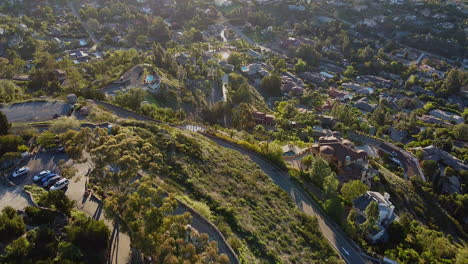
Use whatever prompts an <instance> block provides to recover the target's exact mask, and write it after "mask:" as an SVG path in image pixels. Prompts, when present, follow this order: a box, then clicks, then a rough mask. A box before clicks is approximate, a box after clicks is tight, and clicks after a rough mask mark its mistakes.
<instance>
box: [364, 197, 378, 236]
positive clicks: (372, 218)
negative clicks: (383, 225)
mask: <svg viewBox="0 0 468 264" xmlns="http://www.w3.org/2000/svg"><path fill="white" fill-rule="evenodd" d="M364 214H365V215H366V222H365V223H364V224H363V225H364V230H366V232H368V231H369V230H370V229H371V228H373V227H374V226H375V225H376V224H377V220H379V205H378V204H377V202H375V201H372V202H370V203H369V205H367V207H366V210H365V211H364Z"/></svg>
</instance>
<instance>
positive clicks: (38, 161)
mask: <svg viewBox="0 0 468 264" xmlns="http://www.w3.org/2000/svg"><path fill="white" fill-rule="evenodd" d="M61 160H64V161H68V160H69V159H68V157H67V155H66V154H65V153H53V152H39V153H38V154H36V155H33V156H31V157H30V158H29V160H28V161H27V162H26V163H25V164H21V166H26V167H28V168H29V169H30V171H29V172H28V173H27V174H26V175H22V176H18V177H16V178H13V177H11V176H10V178H9V179H10V181H11V182H13V183H14V184H16V185H17V186H19V187H23V186H24V185H29V184H33V183H34V181H33V177H34V175H36V174H38V173H39V172H41V171H43V170H50V171H51V172H53V173H57V174H58V173H59V172H60V171H59V168H58V163H59V162H60V161H61Z"/></svg>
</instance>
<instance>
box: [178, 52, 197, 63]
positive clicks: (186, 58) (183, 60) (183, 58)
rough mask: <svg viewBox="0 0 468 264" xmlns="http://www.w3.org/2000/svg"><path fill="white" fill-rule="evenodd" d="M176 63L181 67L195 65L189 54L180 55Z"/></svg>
mask: <svg viewBox="0 0 468 264" xmlns="http://www.w3.org/2000/svg"><path fill="white" fill-rule="evenodd" d="M176 61H177V63H178V64H179V65H186V64H188V63H193V61H194V60H193V58H192V57H190V55H189V54H187V53H180V54H178V55H177V56H176Z"/></svg>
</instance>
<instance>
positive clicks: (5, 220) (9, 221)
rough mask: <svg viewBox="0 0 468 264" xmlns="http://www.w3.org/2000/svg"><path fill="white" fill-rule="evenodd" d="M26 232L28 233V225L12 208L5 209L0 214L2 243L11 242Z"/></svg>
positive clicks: (0, 240)
mask: <svg viewBox="0 0 468 264" xmlns="http://www.w3.org/2000/svg"><path fill="white" fill-rule="evenodd" d="M24 232H26V225H25V224H24V221H23V218H22V217H21V216H19V215H18V214H17V213H16V211H15V209H13V208H12V207H10V206H7V207H5V208H4V209H3V210H2V214H0V242H2V243H6V242H10V241H12V240H14V239H16V238H18V237H19V236H21V235H22V234H24Z"/></svg>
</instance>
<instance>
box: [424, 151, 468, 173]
mask: <svg viewBox="0 0 468 264" xmlns="http://www.w3.org/2000/svg"><path fill="white" fill-rule="evenodd" d="M416 150H421V151H422V152H423V153H424V159H425V160H433V161H437V162H441V163H443V164H445V165H447V166H450V167H452V168H453V169H454V170H455V171H463V170H468V165H466V164H465V163H463V161H461V160H459V159H457V158H456V157H454V156H453V155H452V154H450V153H448V152H446V151H443V150H441V149H439V148H436V147H435V146H433V145H431V146H427V147H425V148H421V147H418V148H416Z"/></svg>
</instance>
